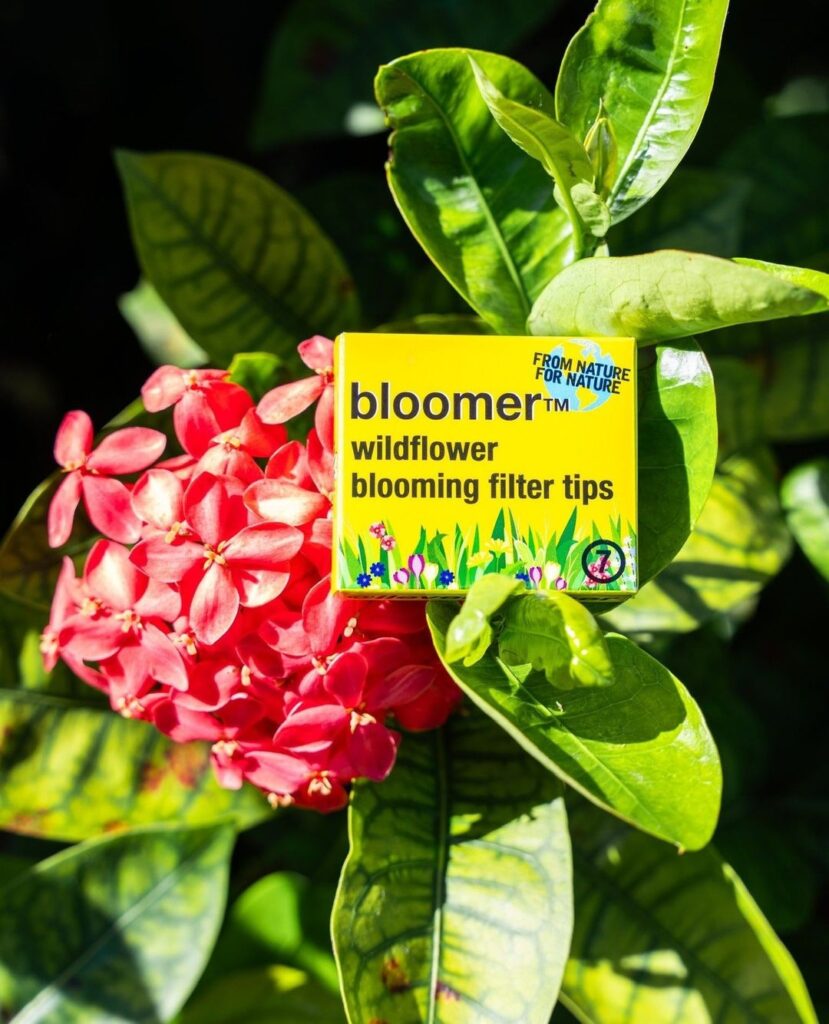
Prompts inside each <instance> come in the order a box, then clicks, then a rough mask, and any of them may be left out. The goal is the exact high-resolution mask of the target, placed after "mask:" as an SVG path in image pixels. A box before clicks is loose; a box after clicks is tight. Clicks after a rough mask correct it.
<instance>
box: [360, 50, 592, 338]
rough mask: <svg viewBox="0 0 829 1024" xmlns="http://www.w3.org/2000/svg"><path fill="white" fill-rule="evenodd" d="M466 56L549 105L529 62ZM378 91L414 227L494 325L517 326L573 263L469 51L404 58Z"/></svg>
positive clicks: (395, 175) (392, 174)
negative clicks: (493, 110)
mask: <svg viewBox="0 0 829 1024" xmlns="http://www.w3.org/2000/svg"><path fill="white" fill-rule="evenodd" d="M472 55H473V57H474V59H475V61H476V62H477V63H478V64H479V65H480V67H481V68H482V69H483V71H484V73H485V74H486V76H487V77H488V78H489V79H490V80H491V81H492V82H493V83H494V84H495V86H496V87H497V88H498V89H499V90H500V91H501V92H502V93H503V94H504V95H505V96H509V97H510V98H511V99H512V100H514V101H515V102H517V103H521V104H524V105H525V106H532V107H536V108H540V109H543V110H545V111H547V112H548V113H550V114H552V113H553V99H552V96H550V94H549V93H548V92H547V90H546V89H545V88H544V86H543V85H542V84H541V82H539V81H538V79H537V78H535V76H534V75H532V74H531V73H530V72H529V71H528V70H527V69H526V68H524V67H522V66H521V65H520V64H518V63H516V62H515V61H512V60H509V59H508V58H506V57H499V56H497V55H496V54H491V53H482V52H480V51H472ZM375 87H376V90H377V99H378V102H379V103H380V105H381V106H382V107H383V109H384V111H385V113H386V116H387V118H388V119H389V123H390V125H391V127H392V129H393V132H392V135H391V139H390V145H391V157H390V161H389V164H388V179H389V185H390V187H391V190H392V193H393V195H394V197H395V200H396V202H397V204H398V206H399V208H400V212H401V213H402V214H403V217H404V218H405V220H406V223H407V224H408V225H409V227H410V228H411V230H412V233H413V234H414V236H415V237H416V238H417V240H418V241H419V242H420V244H421V245H422V246H423V248H424V249H425V250H426V252H427V253H428V255H429V256H430V258H431V259H432V260H433V261H434V262H435V264H436V265H437V267H438V268H439V269H440V270H441V271H442V272H443V274H445V275H446V277H447V278H448V280H449V281H450V282H451V283H452V284H453V285H454V287H455V288H456V289H457V290H458V291H459V292H460V294H461V295H462V296H463V298H464V299H465V300H466V301H467V302H468V303H469V304H470V305H471V306H472V308H473V309H474V310H475V311H476V312H477V313H479V314H480V315H481V316H482V317H483V318H484V319H485V320H486V321H487V322H488V323H490V324H491V325H492V326H493V327H494V328H495V329H496V331H498V332H499V333H501V334H510V333H512V334H524V333H525V323H526V319H527V316H528V314H529V312H530V309H531V307H532V304H533V302H534V301H535V299H536V297H537V296H538V295H539V294H540V293H541V291H542V289H543V288H544V286H545V285H546V284H547V282H548V281H549V280H550V278H552V277H553V276H554V275H555V274H556V273H557V272H558V271H559V270H560V269H561V267H562V266H564V265H566V264H567V263H568V262H570V261H571V260H572V259H573V251H572V244H571V243H572V239H571V235H570V226H569V222H568V220H567V217H566V216H565V214H564V213H563V212H562V211H561V210H560V209H559V208H558V206H557V205H556V203H555V200H554V199H553V194H552V190H551V189H550V179H549V177H548V176H547V174H546V173H545V171H544V169H543V168H542V166H541V165H540V164H539V163H538V161H537V160H534V159H532V157H529V156H527V155H526V153H524V152H522V150H520V149H519V148H518V147H516V146H515V145H513V143H512V142H511V141H510V139H509V138H507V136H506V135H505V134H504V133H503V132H502V131H501V129H500V128H499V127H498V125H497V123H496V122H495V121H494V119H493V118H492V116H491V114H490V112H489V109H488V107H487V105H486V103H485V102H484V101H483V99H482V98H481V94H480V92H479V91H478V89H477V87H476V85H475V78H474V75H473V72H472V69H471V67H470V65H469V53H468V51H465V50H460V49H447V50H430V51H427V52H424V53H415V54H412V55H411V56H408V57H401V58H400V59H398V60H395V61H393V62H392V63H391V64H388V65H386V66H385V67H382V68H381V69H380V72H379V74H378V76H377V80H376V83H375Z"/></svg>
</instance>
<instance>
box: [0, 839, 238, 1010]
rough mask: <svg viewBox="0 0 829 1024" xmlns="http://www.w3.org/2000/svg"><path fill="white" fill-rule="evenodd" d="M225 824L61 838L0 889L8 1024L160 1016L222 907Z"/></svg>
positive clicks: (1, 979) (184, 983) (173, 1004)
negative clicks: (56, 849)
mask: <svg viewBox="0 0 829 1024" xmlns="http://www.w3.org/2000/svg"><path fill="white" fill-rule="evenodd" d="M233 837H234V833H233V829H232V828H231V827H230V826H229V825H211V826H205V827H202V828H194V829H188V828H185V827H182V826H171V827H159V828H149V829H138V830H136V831H134V832H127V833H125V834H124V835H121V836H112V837H104V838H101V839H96V840H92V841H90V842H88V843H83V844H81V845H80V846H74V847H71V848H70V849H68V850H65V851H64V852H62V853H59V854H57V855H56V856H54V857H50V858H49V859H48V860H45V861H41V862H40V863H39V864H37V865H36V866H35V867H33V868H31V869H30V870H29V871H27V872H25V873H24V874H22V875H18V876H17V877H16V878H15V879H13V880H12V881H11V882H10V883H9V884H8V885H6V886H5V887H4V888H3V889H2V891H0V905H2V913H0V993H2V996H3V1009H4V1013H5V1014H6V1015H7V1016H8V1019H13V1020H14V1021H15V1022H16V1024H35V1022H38V1021H42V1022H44V1024H46V1022H57V1021H78V1022H89V1024H93V1022H96V1021H113V1022H124V1024H127V1022H129V1024H136V1022H146V1024H154V1022H157V1021H160V1020H169V1019H170V1017H172V1016H173V1015H174V1014H175V1013H176V1012H177V1011H178V1009H179V1007H180V1006H181V1004H182V1003H183V1002H184V1000H185V999H186V998H187V996H188V995H189V993H190V990H191V989H192V987H193V985H194V984H195V982H196V981H197V979H198V977H199V975H200V974H201V971H202V969H203V967H204V964H205V961H206V960H207V957H208V956H209V955H210V950H211V948H212V946H213V942H214V941H215V938H216V933H217V932H218V929H219V924H220V923H221V919H222V913H223V911H224V904H225V896H226V892H227V878H228V868H229V861H230V854H231V850H232V848H233Z"/></svg>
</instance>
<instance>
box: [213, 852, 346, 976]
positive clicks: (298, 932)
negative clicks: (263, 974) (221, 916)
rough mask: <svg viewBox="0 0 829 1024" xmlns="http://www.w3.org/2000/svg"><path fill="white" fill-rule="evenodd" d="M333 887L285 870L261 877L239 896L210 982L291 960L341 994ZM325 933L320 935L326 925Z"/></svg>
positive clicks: (225, 929)
mask: <svg viewBox="0 0 829 1024" xmlns="http://www.w3.org/2000/svg"><path fill="white" fill-rule="evenodd" d="M333 898H334V893H333V887H331V886H328V885H324V884H321V883H319V882H315V883H314V884H312V883H311V882H310V881H309V880H308V879H307V878H304V877H303V876H302V875H297V874H293V873H291V872H287V871H281V872H277V873H274V874H270V875H265V877H264V878H260V879H258V880H257V881H256V882H254V883H253V885H251V886H249V887H248V888H247V889H245V891H244V892H243V893H242V894H241V895H240V896H239V897H238V899H236V900H235V902H234V903H233V906H232V907H231V908H230V910H229V911H228V915H227V921H226V922H225V926H224V928H223V929H222V934H221V935H220V937H219V941H218V943H217V944H216V949H215V951H214V953H213V956H212V957H211V960H210V967H209V975H210V980H211V981H212V980H214V977H215V976H216V975H222V976H224V975H228V974H233V973H237V972H238V971H240V970H241V969H243V968H248V967H260V968H265V967H269V966H270V965H272V964H274V963H280V964H288V965H291V966H293V967H296V968H299V969H301V970H303V971H307V972H308V973H309V974H310V975H312V976H313V977H314V978H315V979H316V980H317V981H319V982H321V983H322V984H323V986H324V987H325V988H327V989H328V990H329V991H331V992H334V993H337V992H338V991H339V983H338V980H337V968H336V965H335V964H334V957H333V955H332V953H331V948H330V937H329V934H328V919H329V918H330V914H331V903H332V901H333ZM322 922H324V924H323V925H322V934H320V927H319V926H320V924H321V923H322Z"/></svg>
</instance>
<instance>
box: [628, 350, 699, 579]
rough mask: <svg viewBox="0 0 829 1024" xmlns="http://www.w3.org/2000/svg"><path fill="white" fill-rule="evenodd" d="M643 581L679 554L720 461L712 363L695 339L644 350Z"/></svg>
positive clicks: (641, 460)
mask: <svg viewBox="0 0 829 1024" xmlns="http://www.w3.org/2000/svg"><path fill="white" fill-rule="evenodd" d="M638 364H639V365H638V401H639V431H638V433H639V442H638V443H639V552H638V555H639V584H640V586H642V585H643V584H644V583H646V582H647V581H648V580H649V579H651V578H652V577H653V576H655V575H656V574H657V573H658V572H660V571H661V570H662V569H664V567H665V566H666V565H668V564H669V563H670V562H671V561H672V559H673V558H674V557H675V556H676V554H677V552H678V551H679V550H680V548H681V547H682V545H683V544H684V543H685V541H686V540H687V539H688V535H689V534H690V532H691V528H692V526H693V525H694V523H695V522H696V520H697V517H698V516H699V514H700V512H701V511H702V508H703V505H704V504H705V500H706V498H707V497H708V492H709V490H710V488H711V481H712V479H713V477H714V465H715V463H716V459H717V417H716V402H715V395H714V381H713V378H712V375H711V368H710V367H709V365H708V362H707V360H706V358H705V356H704V355H703V353H702V352H701V350H700V348H699V345H697V343H696V342H695V341H693V340H692V339H688V340H685V341H677V342H674V343H673V344H670V345H656V346H655V347H654V348H653V349H643V350H640V351H639V353H638Z"/></svg>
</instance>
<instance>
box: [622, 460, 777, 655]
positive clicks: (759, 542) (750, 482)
mask: <svg viewBox="0 0 829 1024" xmlns="http://www.w3.org/2000/svg"><path fill="white" fill-rule="evenodd" d="M773 472H774V468H773V466H769V465H768V464H767V459H766V458H765V457H764V456H762V454H761V455H760V456H759V457H757V456H755V457H748V456H744V455H734V456H732V457H731V458H729V459H727V460H726V461H725V462H724V463H723V464H722V466H721V467H720V468H719V469H718V471H717V474H716V476H715V477H714V483H713V485H712V487H711V493H710V495H709V497H708V501H707V502H706V503H705V507H704V509H703V510H702V514H701V515H700V517H699V520H698V521H697V524H696V526H695V527H694V531H693V533H692V534H691V536H690V537H689V538H688V541H687V543H686V544H685V545H684V547H683V548H682V550H681V551H680V552H679V554H678V555H677V557H676V559H675V560H674V561H673V562H672V563H671V564H670V565H669V566H668V568H667V569H665V570H664V571H663V572H662V573H661V574H660V576H659V577H658V578H657V579H656V580H654V581H653V582H651V583H649V584H648V585H647V586H646V587H643V588H642V590H640V592H639V593H638V594H637V595H636V596H635V597H633V598H631V600H630V601H627V602H626V603H625V604H624V605H619V606H618V607H617V608H614V609H613V611H611V612H608V614H607V615H606V616H603V618H604V620H605V621H606V622H608V623H609V624H610V625H611V626H612V627H613V628H614V629H618V630H620V631H621V632H624V633H628V634H630V635H653V634H654V633H664V632H668V633H684V632H688V631H690V630H693V629H697V628H698V627H699V626H701V625H703V624H704V623H706V622H709V621H711V620H712V619H716V618H718V617H727V618H730V617H733V616H738V617H739V616H743V615H744V614H745V613H746V611H747V610H750V609H751V608H752V607H753V602H754V600H755V599H756V597H757V595H758V594H759V592H760V590H761V589H762V588H763V587H764V586H765V585H766V583H768V581H769V580H770V579H771V578H772V577H773V576H775V575H776V574H777V573H778V572H779V571H780V569H781V568H782V567H783V565H784V564H785V562H786V560H787V558H788V557H789V554H790V552H791V537H790V535H789V532H788V530H787V529H786V525H785V523H784V521H783V517H782V515H781V513H780V506H779V503H778V500H777V493H776V488H775V483H774V479H773Z"/></svg>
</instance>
